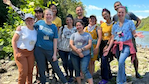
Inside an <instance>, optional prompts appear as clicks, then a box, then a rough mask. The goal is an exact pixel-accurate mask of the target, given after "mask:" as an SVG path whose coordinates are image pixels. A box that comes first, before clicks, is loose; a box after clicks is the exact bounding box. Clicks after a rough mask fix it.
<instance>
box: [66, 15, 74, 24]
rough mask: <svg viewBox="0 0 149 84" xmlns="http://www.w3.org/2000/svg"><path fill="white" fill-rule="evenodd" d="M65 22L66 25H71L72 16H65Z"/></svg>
mask: <svg viewBox="0 0 149 84" xmlns="http://www.w3.org/2000/svg"><path fill="white" fill-rule="evenodd" d="M66 24H67V25H73V20H72V18H70V17H67V18H66Z"/></svg>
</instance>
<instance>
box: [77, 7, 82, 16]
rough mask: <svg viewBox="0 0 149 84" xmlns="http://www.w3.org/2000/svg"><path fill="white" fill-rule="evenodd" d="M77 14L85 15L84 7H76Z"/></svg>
mask: <svg viewBox="0 0 149 84" xmlns="http://www.w3.org/2000/svg"><path fill="white" fill-rule="evenodd" d="M76 14H77V15H78V16H82V15H83V9H82V7H80V6H79V7H77V8H76Z"/></svg>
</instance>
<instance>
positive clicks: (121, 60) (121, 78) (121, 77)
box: [116, 45, 130, 84]
mask: <svg viewBox="0 0 149 84" xmlns="http://www.w3.org/2000/svg"><path fill="white" fill-rule="evenodd" d="M129 55H130V48H129V46H127V45H123V50H122V51H121V52H120V53H119V48H118V47H117V50H116V57H117V59H118V66H119V69H118V75H117V84H123V83H124V82H126V74H125V60H126V58H127V57H128V56H129Z"/></svg>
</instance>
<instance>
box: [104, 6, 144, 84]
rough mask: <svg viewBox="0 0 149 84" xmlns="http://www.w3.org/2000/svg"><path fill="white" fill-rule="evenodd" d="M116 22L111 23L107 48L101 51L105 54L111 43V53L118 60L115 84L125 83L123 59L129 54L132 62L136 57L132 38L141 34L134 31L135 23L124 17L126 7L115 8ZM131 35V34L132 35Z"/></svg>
mask: <svg viewBox="0 0 149 84" xmlns="http://www.w3.org/2000/svg"><path fill="white" fill-rule="evenodd" d="M117 15H118V19H119V20H118V22H117V23H115V24H114V25H113V28H112V37H111V40H110V44H109V46H108V48H106V49H105V50H104V51H103V53H104V54H103V55H104V56H106V55H107V54H108V53H109V50H110V48H111V47H112V44H113V43H114V46H113V48H112V52H113V54H115V55H116V57H117V60H118V66H119V67H118V73H117V80H116V81H117V84H124V83H126V74H125V60H126V58H127V57H128V56H129V55H130V54H131V57H132V62H133V61H134V59H135V57H136V55H135V54H136V50H135V48H134V46H133V43H132V38H133V36H134V37H137V36H141V34H139V33H136V31H135V29H136V27H135V25H134V23H133V22H132V21H131V20H127V19H125V15H126V8H125V7H124V6H120V7H119V8H118V9H117ZM132 35H133V36H132Z"/></svg>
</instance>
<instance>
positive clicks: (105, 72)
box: [99, 8, 113, 84]
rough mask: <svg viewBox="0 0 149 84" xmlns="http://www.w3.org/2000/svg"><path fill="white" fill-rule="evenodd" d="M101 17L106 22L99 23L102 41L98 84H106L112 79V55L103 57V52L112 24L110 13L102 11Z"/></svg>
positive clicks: (106, 10)
mask: <svg viewBox="0 0 149 84" xmlns="http://www.w3.org/2000/svg"><path fill="white" fill-rule="evenodd" d="M102 17H103V18H104V19H105V20H106V22H103V23H101V29H102V41H101V45H100V53H99V54H100V57H101V77H102V81H100V82H99V84H106V83H108V81H109V80H110V79H111V78H112V74H111V69H110V64H109V63H110V61H109V60H112V53H111V52H109V53H108V55H107V56H103V50H104V49H105V48H106V47H107V46H108V45H109V44H108V40H110V38H111V30H112V26H113V22H112V20H111V17H110V11H109V10H108V9H106V8H104V9H103V10H102Z"/></svg>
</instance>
